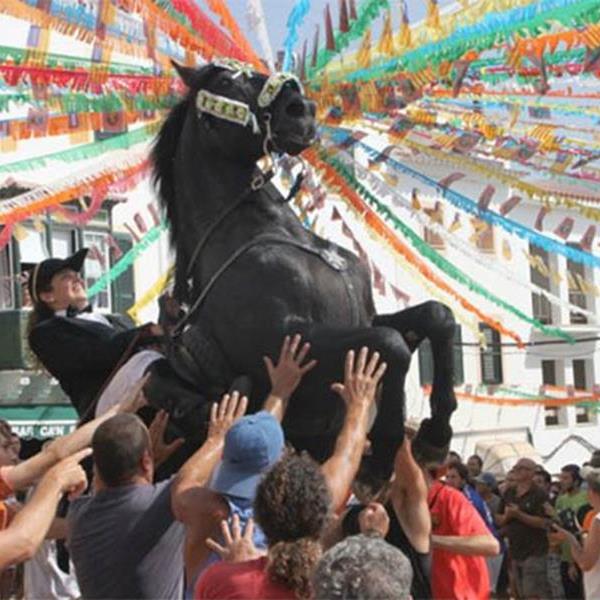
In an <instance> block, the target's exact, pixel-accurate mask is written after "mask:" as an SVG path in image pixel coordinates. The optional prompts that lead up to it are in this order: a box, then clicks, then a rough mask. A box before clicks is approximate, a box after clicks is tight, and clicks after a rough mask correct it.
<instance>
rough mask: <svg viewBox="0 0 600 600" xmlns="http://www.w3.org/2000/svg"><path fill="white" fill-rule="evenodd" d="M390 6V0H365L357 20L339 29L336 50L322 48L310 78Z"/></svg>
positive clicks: (309, 72)
mask: <svg viewBox="0 0 600 600" xmlns="http://www.w3.org/2000/svg"><path fill="white" fill-rule="evenodd" d="M384 8H389V4H388V0H364V2H363V3H362V4H361V5H360V7H359V9H358V15H357V18H356V20H355V21H352V24H351V25H350V29H349V30H348V31H347V32H343V31H338V32H337V34H336V35H335V38H334V45H335V50H328V49H327V48H324V49H322V50H321V51H320V52H319V53H318V54H317V60H316V66H315V67H311V68H310V69H309V70H308V78H309V79H314V78H315V77H316V76H317V75H318V74H319V73H320V72H321V71H322V70H323V69H324V68H325V66H326V65H327V64H328V63H329V61H330V60H331V59H332V58H333V57H334V56H335V54H336V53H337V52H341V51H342V50H344V49H345V48H347V47H348V46H349V45H350V43H351V42H353V41H354V40H358V39H360V38H362V37H363V35H364V34H365V32H366V31H367V29H368V28H369V27H370V25H371V23H372V22H373V20H374V19H375V18H376V17H377V15H379V13H380V12H381V10H382V9H384Z"/></svg>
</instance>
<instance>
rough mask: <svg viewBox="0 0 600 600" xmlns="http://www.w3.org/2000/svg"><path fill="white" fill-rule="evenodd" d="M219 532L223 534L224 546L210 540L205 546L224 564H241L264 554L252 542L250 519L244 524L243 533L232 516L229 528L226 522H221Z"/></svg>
mask: <svg viewBox="0 0 600 600" xmlns="http://www.w3.org/2000/svg"><path fill="white" fill-rule="evenodd" d="M221 531H222V533H223V543H224V544H225V545H224V546H222V545H221V544H219V543H217V542H216V541H215V540H213V539H212V538H208V539H207V540H206V545H207V546H208V547H209V548H210V549H211V550H212V551H213V552H216V553H217V554H218V555H219V556H220V557H221V559H222V560H224V561H226V562H243V561H246V560H253V559H255V558H258V557H259V556H262V555H263V554H264V552H261V551H260V550H258V549H257V548H256V546H255V545H254V542H253V541H252V535H253V533H254V521H253V520H252V519H251V518H250V519H248V522H247V523H246V528H245V529H244V533H242V528H241V526H240V518H239V516H238V515H233V517H232V519H231V527H230V526H229V523H228V522H227V521H221Z"/></svg>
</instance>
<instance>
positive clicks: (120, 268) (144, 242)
mask: <svg viewBox="0 0 600 600" xmlns="http://www.w3.org/2000/svg"><path fill="white" fill-rule="evenodd" d="M166 229H167V224H166V222H165V221H161V222H160V223H159V224H158V225H156V226H155V227H153V228H152V229H150V230H149V231H148V233H146V235H144V237H143V238H142V239H141V240H140V241H139V242H138V243H137V244H136V245H135V246H133V247H132V248H131V249H130V250H128V251H127V252H126V253H125V254H123V256H122V257H121V258H120V259H119V260H118V261H117V262H116V263H115V264H114V265H113V267H112V268H111V269H110V271H108V273H104V275H102V277H100V279H98V281H96V283H94V285H93V286H91V287H90V288H89V289H88V298H89V299H92V298H93V297H94V296H96V295H97V294H98V293H99V292H101V291H102V290H103V289H105V288H106V287H107V286H108V284H109V283H111V282H113V281H114V280H115V279H117V278H119V277H120V276H121V275H123V273H125V271H127V269H128V268H129V267H130V266H131V265H132V264H133V263H134V262H135V260H136V259H137V258H138V256H139V255H140V254H142V252H145V251H146V250H147V249H148V248H149V247H150V246H151V245H152V244H153V243H154V242H156V241H157V240H158V239H159V238H160V234H161V233H162V232H163V231H165V230H166Z"/></svg>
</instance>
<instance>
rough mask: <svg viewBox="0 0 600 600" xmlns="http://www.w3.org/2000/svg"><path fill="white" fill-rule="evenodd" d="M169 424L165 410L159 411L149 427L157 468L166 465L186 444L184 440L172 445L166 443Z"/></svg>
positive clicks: (179, 439) (180, 439) (176, 441)
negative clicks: (166, 431) (172, 455)
mask: <svg viewBox="0 0 600 600" xmlns="http://www.w3.org/2000/svg"><path fill="white" fill-rule="evenodd" d="M168 422H169V414H168V413H167V412H166V411H165V410H159V411H158V412H157V413H156V415H155V417H154V419H153V420H152V423H150V427H148V432H149V433H150V445H151V447H152V456H153V457H154V464H155V465H156V466H158V465H161V464H162V463H164V462H165V461H166V460H167V459H168V458H169V457H170V456H171V454H173V452H175V451H176V450H177V449H178V448H180V447H181V446H182V445H183V444H184V443H185V440H184V439H183V438H177V439H176V440H173V441H172V442H171V443H170V444H167V443H165V430H166V428H167V423H168Z"/></svg>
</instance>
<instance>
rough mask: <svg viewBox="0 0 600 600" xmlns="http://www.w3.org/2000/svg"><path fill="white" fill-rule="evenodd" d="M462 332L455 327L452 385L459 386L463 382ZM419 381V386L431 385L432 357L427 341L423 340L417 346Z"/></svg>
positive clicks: (457, 326)
mask: <svg viewBox="0 0 600 600" xmlns="http://www.w3.org/2000/svg"><path fill="white" fill-rule="evenodd" d="M461 343H462V330H461V328H460V325H456V329H455V330H454V385H461V384H462V383H463V382H464V380H465V374H464V366H463V351H462V346H461V345H460V344H461ZM419 380H420V382H421V385H431V384H432V383H433V355H432V353H431V344H430V343H429V340H427V339H426V340H423V341H422V342H421V344H420V345H419Z"/></svg>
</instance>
